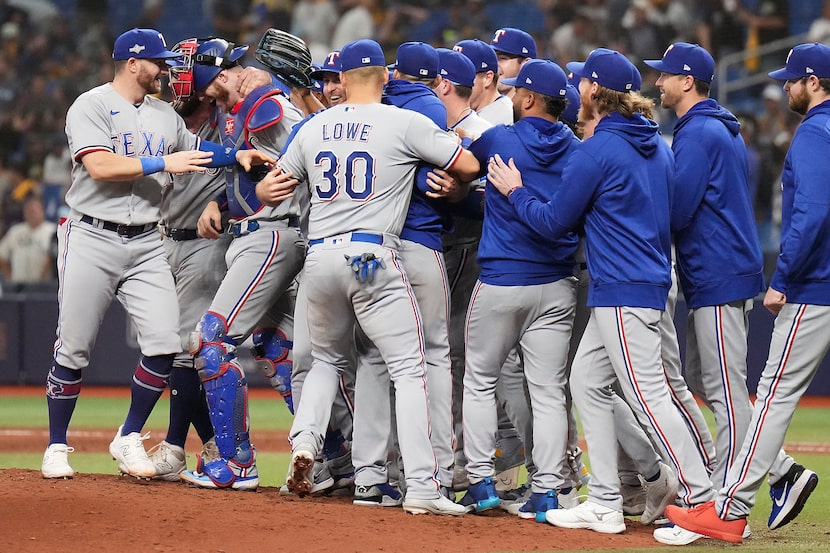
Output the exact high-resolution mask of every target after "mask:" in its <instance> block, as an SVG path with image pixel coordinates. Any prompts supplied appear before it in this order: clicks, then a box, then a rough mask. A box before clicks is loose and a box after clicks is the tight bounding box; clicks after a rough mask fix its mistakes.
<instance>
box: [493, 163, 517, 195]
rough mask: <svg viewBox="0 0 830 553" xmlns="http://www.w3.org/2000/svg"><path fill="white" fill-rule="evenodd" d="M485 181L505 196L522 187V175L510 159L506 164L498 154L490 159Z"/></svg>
mask: <svg viewBox="0 0 830 553" xmlns="http://www.w3.org/2000/svg"><path fill="white" fill-rule="evenodd" d="M487 180H488V181H490V183H491V184H492V185H493V186H495V187H496V189H497V190H498V191H499V192H501V193H502V194H504V195H505V196H507V195H509V194H510V191H511V190H513V189H514V188H520V187H521V186H522V174H521V173H520V172H519V169H518V168H517V167H516V164H515V163H514V162H513V158H512V157H511V158H510V160H509V161H508V163H505V162H504V160H503V159H502V158H501V156H500V155H499V154H495V155H494V156H493V157H491V158H490V163H488V164H487Z"/></svg>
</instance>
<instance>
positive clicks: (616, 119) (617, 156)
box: [510, 112, 674, 310]
mask: <svg viewBox="0 0 830 553" xmlns="http://www.w3.org/2000/svg"><path fill="white" fill-rule="evenodd" d="M522 180H523V181H524V182H525V184H528V182H529V179H528V177H527V176H525V175H522ZM562 181H563V182H565V183H566V185H565V186H562V187H561V188H559V190H558V191H557V193H556V195H554V197H553V198H552V199H550V200H549V201H544V200H539V199H537V198H536V197H534V195H533V193H532V192H531V191H529V190H527V189H526V188H527V187H526V186H525V187H522V188H517V189H516V190H515V191H514V192H513V193H512V194H511V195H510V202H511V203H513V205H514V206H515V207H516V210H517V211H518V212H519V214H520V216H521V217H522V219H524V220H525V221H527V222H528V223H529V224H530V225H531V226H532V227H535V228H537V229H539V232H540V233H543V234H545V233H546V234H548V235H550V236H552V237H557V236H564V235H565V234H567V233H569V232H570V231H571V230H573V229H574V228H577V227H578V226H579V225H580V224H584V229H585V256H586V259H587V262H588V271H589V272H590V274H591V284H590V287H589V288H588V306H589V307H623V306H624V307H644V308H651V309H660V310H662V309H665V308H666V298H667V297H668V294H669V288H670V287H671V276H670V275H671V273H670V265H669V263H670V262H669V260H670V257H671V229H670V224H669V214H670V209H671V198H672V192H673V188H674V156H673V155H672V152H671V148H669V146H668V144H666V143H665V142H664V141H663V139H662V138H660V136H659V135H658V132H657V123H655V122H654V121H650V120H648V119H646V118H645V117H643V116H642V115H639V114H637V115H634V116H633V117H632V118H631V119H628V118H626V117H624V116H622V115H620V114H619V113H616V112H615V113H611V114H609V115H608V116H606V117H603V118H602V119H601V120H600V121H599V123H598V124H597V127H596V130H595V131H594V136H593V137H591V138H589V139H588V140H585V141H584V142H582V143H580V144H579V145H578V146H577V147H576V148H575V150H574V152H573V153H572V154H571V156H570V158H569V159H568V163H567V166H566V167H565V170H564V172H563V173H562Z"/></svg>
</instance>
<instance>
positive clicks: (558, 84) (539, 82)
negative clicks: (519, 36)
mask: <svg viewBox="0 0 830 553" xmlns="http://www.w3.org/2000/svg"><path fill="white" fill-rule="evenodd" d="M502 83H504V84H506V85H507V86H515V87H518V88H526V89H528V90H532V91H533V92H538V93H539V94H544V95H545V96H553V97H555V98H564V97H565V94H566V93H567V89H568V77H567V75H565V72H564V71H562V68H561V67H559V66H558V65H556V64H555V63H553V62H552V61H550V60H529V61H526V62H524V63H523V64H522V67H521V68H520V69H519V74H518V75H516V76H515V77H514V78H512V79H504V80H502Z"/></svg>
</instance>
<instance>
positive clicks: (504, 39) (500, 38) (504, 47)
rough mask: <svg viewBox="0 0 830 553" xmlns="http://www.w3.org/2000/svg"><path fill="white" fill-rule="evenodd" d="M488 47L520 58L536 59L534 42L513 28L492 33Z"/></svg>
mask: <svg viewBox="0 0 830 553" xmlns="http://www.w3.org/2000/svg"><path fill="white" fill-rule="evenodd" d="M490 46H491V47H492V48H493V50H495V51H496V52H503V53H505V54H510V55H513V56H519V57H522V58H535V57H536V41H535V40H533V37H532V36H530V34H528V33H527V32H525V31H523V30H521V29H516V28H515V27H504V28H502V29H498V30H497V31H496V32H495V33H493V38H492V39H491V40H490Z"/></svg>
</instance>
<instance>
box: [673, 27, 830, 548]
mask: <svg viewBox="0 0 830 553" xmlns="http://www.w3.org/2000/svg"><path fill="white" fill-rule="evenodd" d="M769 76H770V77H772V78H773V79H776V80H781V81H785V83H784V91H785V92H786V93H787V97H788V101H789V107H790V109H791V110H793V111H794V112H796V113H798V114H800V115H803V116H804V120H803V121H802V122H801V125H800V126H799V127H798V129H797V130H796V132H795V135H794V136H793V140H792V143H791V144H790V149H789V150H788V152H787V157H786V159H785V160H784V171H783V174H782V177H781V184H782V190H783V192H782V207H781V249H780V252H779V255H778V261H777V264H776V267H775V273H774V274H773V277H772V280H771V282H770V285H769V288H768V289H767V292H766V295H765V296H764V307H766V308H767V309H769V310H770V312H772V313H773V314H774V315H776V319H775V326H774V327H773V332H772V338H771V340H770V348H769V357H768V358H767V364H766V366H765V367H764V371H763V372H762V373H761V380H760V381H759V383H758V393H757V396H756V399H755V405H754V408H753V411H752V419H751V420H750V423H749V430H748V432H747V434H746V437H745V438H744V441H743V445H742V446H741V450H740V453H738V455H737V457H736V458H735V460H734V462H733V463H732V465H731V468H730V469H729V472H728V473H727V475H726V483H725V484H724V486H723V487H722V488H721V489H720V490H719V491H718V493H717V497H716V498H715V500H714V501H710V502H708V503H704V504H701V505H698V506H696V507H693V508H691V509H688V510H685V509H680V508H675V507H674V506H669V507H668V508H667V509H666V516H667V517H668V518H669V520H671V521H672V522H674V523H675V525H677V526H680V527H682V528H685V529H686V530H688V531H690V532H695V533H698V534H703V535H705V536H709V537H713V538H717V539H720V540H724V541H728V542H733V543H741V541H742V539H743V533H744V529H745V527H746V519H747V516H748V515H749V511H750V509H751V508H752V505H753V504H754V502H755V495H756V494H757V493H758V489H759V488H760V487H761V483H762V482H763V480H764V477H765V476H766V475H767V472H768V471H769V470H770V467H772V466H773V465H774V463H775V462H776V459H777V458H778V457H779V456H780V450H781V445H782V444H783V443H784V437H785V435H786V433H787V427H788V426H789V423H790V421H791V420H792V416H793V412H794V411H795V409H796V406H797V405H798V400H799V399H800V398H801V396H802V395H803V394H804V391H805V390H806V389H807V386H809V384H810V382H811V381H812V379H813V376H815V373H816V370H817V369H818V366H819V364H820V363H821V361H822V359H824V356H825V355H826V354H827V351H828V349H830V340H828V335H827V331H826V328H827V324H828V322H830V302H828V298H830V294H828V290H827V284H826V283H827V274H828V270H830V267H828V260H830V250H828V247H830V240H828V236H827V229H828V214H830V210H828V206H830V197H829V196H828V189H827V186H826V178H825V174H824V171H823V170H822V169H821V167H820V165H821V164H818V165H817V164H816V160H817V159H823V158H824V157H826V156H827V152H828V151H830V135H828V132H827V129H828V123H830V47H828V46H825V45H823V44H818V43H813V44H800V45H798V46H796V47H795V48H793V49H792V50H790V53H789V54H788V56H787V63H786V65H785V67H783V68H781V69H778V70H776V71H773V72H771V73H770V74H769ZM817 484H818V476H817V475H816V473H814V472H813V471H811V470H808V469H805V468H804V467H802V466H800V465H797V464H796V465H793V467H792V468H791V469H790V470H789V471H788V472H787V474H786V475H784V476H783V477H782V478H780V479H779V480H778V481H777V482H773V483H771V485H770V496H771V498H772V511H771V513H770V516H769V520H768V526H769V527H770V528H772V529H775V528H780V527H781V526H783V525H785V524H788V523H789V522H790V521H792V520H793V519H794V518H795V517H796V516H798V514H799V513H800V512H801V510H802V508H803V507H804V504H805V503H806V501H807V498H809V496H810V494H811V493H812V491H813V490H814V489H815V487H816V485H817Z"/></svg>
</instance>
